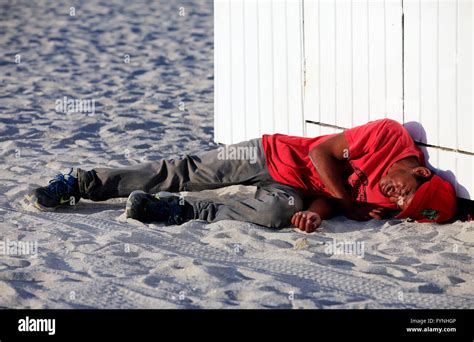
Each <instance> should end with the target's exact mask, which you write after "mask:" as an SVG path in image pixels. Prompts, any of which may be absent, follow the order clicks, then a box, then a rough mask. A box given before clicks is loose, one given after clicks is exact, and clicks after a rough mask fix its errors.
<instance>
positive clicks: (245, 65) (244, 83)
mask: <svg viewBox="0 0 474 342" xmlns="http://www.w3.org/2000/svg"><path fill="white" fill-rule="evenodd" d="M245 27H246V25H245V1H242V34H243V39H242V41H243V44H244V46H243V48H242V51H243V53H242V55H243V56H242V57H243V64H244V75H243V77H244V82H243V88H244V89H243V95H244V130H245V134H244V137H245V140H247V135H248V129H247V92H246V89H247V87H246V85H247V62H246V60H247V49H246V44H247V37H246V33H247V30H246V29H245Z"/></svg>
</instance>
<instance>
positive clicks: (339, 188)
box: [309, 133, 383, 221]
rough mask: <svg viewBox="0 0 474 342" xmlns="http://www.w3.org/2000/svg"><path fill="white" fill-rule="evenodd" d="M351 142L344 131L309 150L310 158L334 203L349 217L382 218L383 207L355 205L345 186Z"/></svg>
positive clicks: (363, 218) (358, 218) (354, 218)
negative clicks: (344, 174)
mask: <svg viewBox="0 0 474 342" xmlns="http://www.w3.org/2000/svg"><path fill="white" fill-rule="evenodd" d="M349 157H350V156H349V144H348V143H347V140H346V137H345V135H344V133H340V134H338V135H335V136H334V137H332V138H329V139H327V140H326V141H323V142H322V143H320V144H318V145H316V146H315V147H314V148H313V149H312V150H311V151H309V158H310V159H311V161H312V162H313V165H314V167H315V168H316V171H317V172H318V174H319V177H320V178H321V181H322V182H323V184H324V185H325V187H326V189H327V190H328V192H329V193H330V194H331V195H332V197H333V201H331V202H332V205H333V206H337V207H338V208H339V210H340V211H341V212H343V213H344V214H345V215H346V216H347V217H348V218H350V219H353V220H358V221H364V220H370V219H371V218H377V219H381V217H382V215H383V213H382V211H383V209H382V208H374V206H365V207H360V206H355V205H354V203H353V202H352V199H351V196H350V195H349V193H348V192H347V191H346V189H345V188H344V185H343V184H344V182H343V179H342V170H343V162H344V161H345V160H348V159H349Z"/></svg>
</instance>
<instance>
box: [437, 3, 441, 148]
mask: <svg viewBox="0 0 474 342" xmlns="http://www.w3.org/2000/svg"><path fill="white" fill-rule="evenodd" d="M436 145H437V146H440V145H441V143H440V141H439V0H438V1H437V2H436Z"/></svg>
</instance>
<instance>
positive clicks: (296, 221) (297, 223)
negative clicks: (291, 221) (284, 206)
mask: <svg viewBox="0 0 474 342" xmlns="http://www.w3.org/2000/svg"><path fill="white" fill-rule="evenodd" d="M301 216H302V215H301V213H298V215H296V219H295V227H298V228H300V222H301Z"/></svg>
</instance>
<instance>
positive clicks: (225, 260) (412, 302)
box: [0, 207, 474, 309]
mask: <svg viewBox="0 0 474 342" xmlns="http://www.w3.org/2000/svg"><path fill="white" fill-rule="evenodd" d="M0 209H3V210H7V211H16V212H21V213H22V214H24V215H29V216H33V217H36V218H39V219H43V220H46V221H55V222H60V223H62V224H64V225H66V226H69V227H72V228H74V229H76V227H75V225H76V224H81V225H83V226H91V228H95V229H104V230H117V229H121V230H128V231H132V234H131V236H130V237H120V238H119V239H120V240H121V241H124V242H127V243H132V244H133V243H136V244H144V243H145V242H146V244H148V245H150V246H153V247H154V248H161V249H164V250H167V251H170V252H172V253H175V254H178V255H183V256H187V257H191V258H196V259H200V260H201V261H207V262H211V263H218V264H219V265H223V266H232V267H235V266H239V267H243V268H246V269H250V270H252V271H258V272H262V273H267V274H272V275H275V274H276V275H283V276H291V277H297V278H299V279H301V280H306V282H305V284H304V285H305V286H304V287H306V288H313V289H315V290H323V291H328V292H334V291H336V292H342V293H345V294H349V295H351V296H354V295H356V296H365V297H368V298H371V299H373V300H376V301H377V302H379V303H385V304H387V303H391V304H394V303H395V304H396V305H399V306H401V307H410V308H434V307H436V308H443V309H448V308H452V309H453V308H470V307H473V306H474V300H473V299H472V298H465V297H459V296H450V295H445V294H433V293H426V292H425V293H416V292H413V293H410V292H407V293H402V292H401V291H400V289H399V288H398V287H396V286H393V285H390V284H387V283H383V282H381V281H376V280H373V279H366V278H363V277H359V276H355V275H353V274H352V273H353V272H352V271H347V272H343V271H341V270H334V269H332V268H330V267H327V266H321V265H316V264H311V265H307V264H299V263H294V262H289V261H286V260H261V259H255V258H251V257H244V256H238V255H235V254H232V253H228V252H225V251H222V250H219V249H217V248H214V247H211V246H208V245H202V244H199V243H195V242H190V241H186V240H182V239H180V238H176V237H169V236H166V235H165V234H163V233H162V232H158V231H151V230H148V229H147V230H142V229H137V227H135V226H130V225H127V224H123V223H119V222H114V221H109V220H104V219H99V218H95V217H87V216H83V215H78V214H62V213H54V212H40V213H30V212H23V211H19V210H17V209H10V208H5V207H0ZM400 298H403V299H400ZM116 304H125V306H127V304H129V303H116Z"/></svg>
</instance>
